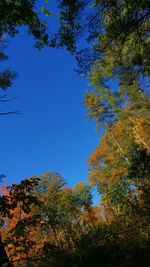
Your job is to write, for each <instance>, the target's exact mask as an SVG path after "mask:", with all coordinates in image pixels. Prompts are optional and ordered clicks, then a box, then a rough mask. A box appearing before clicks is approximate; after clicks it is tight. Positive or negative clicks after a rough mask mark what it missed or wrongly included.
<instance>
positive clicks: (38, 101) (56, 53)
mask: <svg viewBox="0 0 150 267" xmlns="http://www.w3.org/2000/svg"><path fill="white" fill-rule="evenodd" d="M7 53H8V55H9V57H10V59H9V61H8V62H7V65H9V66H10V67H11V68H12V69H13V70H16V71H17V72H18V74H19V77H18V78H17V79H16V81H15V82H14V84H13V86H12V87H11V88H10V89H9V91H8V92H9V95H10V97H13V96H17V99H16V100H14V101H12V102H11V103H9V104H7V105H6V104H5V106H4V108H3V110H12V109H13V110H21V112H22V114H21V115H19V116H15V115H11V116H4V117H2V116H1V117H0V124H1V138H0V147H1V164H0V165H1V170H0V173H3V174H5V175H6V176H7V181H8V183H9V184H10V183H13V182H19V180H20V179H23V178H27V177H30V176H32V175H35V174H37V175H40V174H42V173H43V172H46V171H49V170H51V171H56V172H58V173H60V174H61V175H62V176H63V177H64V178H65V179H66V181H67V182H68V184H69V186H72V185H73V184H75V183H76V182H78V181H81V180H82V181H85V180H86V179H87V175H88V165H87V159H88V157H89V155H90V153H91V152H92V151H93V150H94V149H95V147H96V146H97V144H98V143H99V133H96V131H95V123H94V122H93V123H92V122H88V121H87V117H86V115H85V114H86V111H85V107H84V105H83V104H82V100H83V96H84V91H85V89H87V87H88V86H87V84H88V82H87V81H86V80H85V79H83V78H81V77H80V76H79V75H78V74H77V73H76V72H75V71H74V70H73V69H74V68H75V64H76V62H75V59H74V57H73V56H71V55H70V54H69V53H68V52H66V51H65V50H63V49H50V48H44V49H43V50H42V51H38V50H37V49H36V48H34V41H33V39H32V37H31V36H28V35H27V34H26V31H25V29H22V30H21V32H20V33H19V35H17V36H16V37H15V38H13V39H11V40H10V43H8V48H7ZM1 109H2V106H1Z"/></svg>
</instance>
